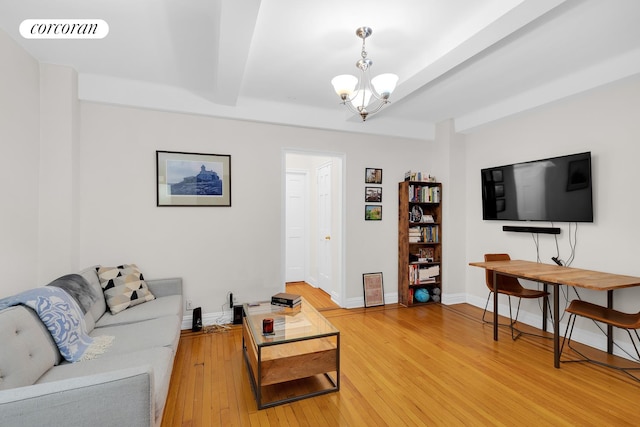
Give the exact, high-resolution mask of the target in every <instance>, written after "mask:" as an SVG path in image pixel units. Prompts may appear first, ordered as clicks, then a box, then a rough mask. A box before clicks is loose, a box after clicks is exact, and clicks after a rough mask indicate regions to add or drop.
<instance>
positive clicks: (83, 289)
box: [47, 274, 104, 331]
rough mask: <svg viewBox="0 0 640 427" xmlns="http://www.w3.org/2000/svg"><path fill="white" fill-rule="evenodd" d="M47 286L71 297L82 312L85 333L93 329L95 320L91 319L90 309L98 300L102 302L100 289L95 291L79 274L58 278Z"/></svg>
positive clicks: (102, 296) (102, 297)
mask: <svg viewBox="0 0 640 427" xmlns="http://www.w3.org/2000/svg"><path fill="white" fill-rule="evenodd" d="M47 286H55V287H58V288H60V289H63V290H64V291H65V292H67V293H68V294H69V295H71V296H72V297H73V299H75V301H76V302H77V303H78V306H79V307H80V309H81V310H82V315H83V316H84V323H85V326H86V328H87V331H91V330H92V329H93V326H94V323H95V318H94V317H93V313H92V312H91V308H92V307H93V306H94V305H95V304H96V302H98V301H99V300H102V301H104V295H103V293H102V289H100V287H98V289H96V288H95V287H93V286H91V285H89V283H88V282H87V279H85V278H84V277H83V276H82V275H80V274H66V275H64V276H62V277H58V278H57V279H56V280H54V281H53V282H51V283H49V284H48V285H47Z"/></svg>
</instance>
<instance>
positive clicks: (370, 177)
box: [364, 168, 382, 184]
mask: <svg viewBox="0 0 640 427" xmlns="http://www.w3.org/2000/svg"><path fill="white" fill-rule="evenodd" d="M364 182H365V184H382V169H377V168H365V169H364Z"/></svg>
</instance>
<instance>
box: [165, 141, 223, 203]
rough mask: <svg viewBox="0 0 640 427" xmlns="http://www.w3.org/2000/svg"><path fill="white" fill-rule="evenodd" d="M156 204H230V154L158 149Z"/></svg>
mask: <svg viewBox="0 0 640 427" xmlns="http://www.w3.org/2000/svg"><path fill="white" fill-rule="evenodd" d="M156 206H158V207H163V206H207V207H211V206H225V207H229V206H231V156H230V155H228V154H205V153H188V152H183V151H160V150H158V151H156Z"/></svg>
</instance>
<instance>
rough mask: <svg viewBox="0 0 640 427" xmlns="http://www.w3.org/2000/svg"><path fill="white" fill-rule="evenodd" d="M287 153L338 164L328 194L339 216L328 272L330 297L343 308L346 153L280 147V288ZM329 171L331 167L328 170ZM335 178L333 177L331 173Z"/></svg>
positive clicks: (345, 269)
mask: <svg viewBox="0 0 640 427" xmlns="http://www.w3.org/2000/svg"><path fill="white" fill-rule="evenodd" d="M287 154H299V155H303V156H314V157H331V158H334V159H337V160H339V161H340V163H341V165H340V166H339V170H340V176H339V177H338V178H335V179H339V182H338V183H337V185H336V188H337V193H338V194H333V192H332V203H335V204H336V206H337V212H338V214H339V216H340V217H339V218H338V219H337V221H336V223H337V224H334V225H333V228H334V230H335V233H334V235H335V236H337V237H338V239H339V244H338V245H335V246H333V247H332V250H333V251H338V253H337V256H336V257H334V258H335V259H337V260H338V261H337V263H338V265H334V266H332V267H334V269H335V271H333V270H332V276H333V278H334V279H335V280H334V281H335V283H334V289H336V291H337V295H331V297H332V299H333V301H334V302H335V303H336V304H338V305H339V306H340V307H344V306H345V305H346V301H347V299H346V277H347V264H346V247H347V238H346V232H345V230H346V219H347V214H346V207H347V203H346V193H347V192H346V176H347V162H346V160H347V159H346V153H341V152H335V151H324V150H312V149H301V148H293V147H283V148H282V153H281V170H282V171H281V180H280V181H281V188H280V254H281V256H280V259H281V265H280V275H281V277H282V279H283V284H282V286H283V288H284V279H285V277H286V184H287ZM332 170H333V168H332ZM333 176H334V177H335V176H336V174H335V173H334V174H333Z"/></svg>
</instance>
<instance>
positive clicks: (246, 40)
mask: <svg viewBox="0 0 640 427" xmlns="http://www.w3.org/2000/svg"><path fill="white" fill-rule="evenodd" d="M36 18H37V19H42V18H49V19H50V18H55V19H72V18H75V19H79V18H82V19H102V20H104V21H106V22H107V23H108V24H109V34H108V35H107V37H105V38H104V39H101V40H33V39H25V38H23V37H22V36H21V35H20V33H19V30H18V28H19V25H20V23H21V22H22V21H23V20H25V19H36ZM639 19H640V1H638V0H608V1H604V0H396V1H394V2H390V1H388V0H323V1H314V2H311V1H303V0H272V1H267V0H264V1H261V0H134V1H129V0H128V1H125V0H91V1H87V0H0V28H1V29H3V30H4V31H5V32H7V33H8V34H9V35H10V36H11V37H13V38H14V39H15V40H16V41H17V42H18V43H19V44H20V45H22V46H23V47H24V48H25V49H26V50H27V51H28V52H30V53H31V54H32V55H33V56H34V57H35V58H36V59H38V60H39V61H40V62H43V63H53V64H62V65H67V66H71V67H73V68H74V69H76V70H77V71H78V75H79V77H78V79H79V96H80V98H81V99H84V100H91V101H98V102H107V103H113V104H121V105H131V106H139V107H146V108H153V109H159V110H168V111H180V112H187V113H195V114H205V115H212V116H218V117H228V118H239V119H246V120H256V121H265V122H270V123H279V124H287V125H295V126H308V127H313V128H321V129H334V130H340V131H350V132H364V133H373V134H380V135H393V136H403V137H409V138H417V139H429V138H433V135H434V126H435V124H436V123H438V122H441V121H443V120H446V119H450V118H451V119H454V120H455V125H456V130H458V131H459V132H465V131H469V130H470V129H473V128H474V127H476V126H479V125H482V124H484V123H487V122H490V121H492V120H496V119H499V118H502V117H505V116H507V115H509V114H513V113H516V112H519V111H524V110H526V109H530V108H534V107H536V106H539V105H542V104H544V103H548V102H552V101H554V100H557V99H561V98H563V97H566V96H570V95H573V94H575V93H579V92H581V91H584V90H587V89H590V88H593V87H596V86H599V85H602V84H606V83H608V82H611V81H615V80H617V79H621V78H624V77H627V76H630V75H633V74H637V73H640V25H639V24H638V21H639ZM360 26H369V27H371V28H373V35H372V36H371V37H369V38H368V39H367V52H368V54H369V58H370V59H372V60H373V62H374V65H373V67H372V74H373V75H376V74H380V73H384V72H393V73H395V74H398V75H399V76H400V81H399V84H398V88H397V89H396V91H395V92H394V93H393V95H392V96H391V101H392V103H391V104H390V105H388V106H387V107H385V108H384V109H383V110H382V111H380V112H379V113H378V114H376V115H374V116H371V117H370V118H369V119H367V121H366V122H365V123H363V122H362V121H361V120H360V118H359V117H354V116H353V115H351V114H347V113H346V111H345V108H344V107H343V106H341V105H340V104H339V99H338V97H337V95H336V94H335V93H334V92H333V89H332V87H331V84H330V80H331V78H332V77H333V76H335V75H337V74H346V73H349V74H356V72H357V69H356V68H355V62H356V60H358V59H359V58H360V47H361V40H360V39H359V38H357V37H356V35H355V30H356V28H357V27H360Z"/></svg>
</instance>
